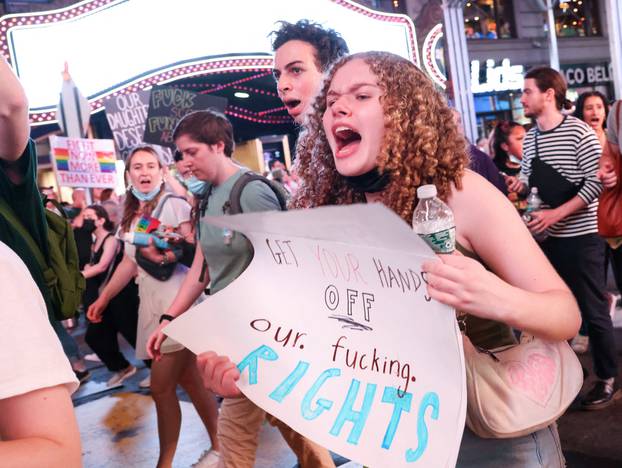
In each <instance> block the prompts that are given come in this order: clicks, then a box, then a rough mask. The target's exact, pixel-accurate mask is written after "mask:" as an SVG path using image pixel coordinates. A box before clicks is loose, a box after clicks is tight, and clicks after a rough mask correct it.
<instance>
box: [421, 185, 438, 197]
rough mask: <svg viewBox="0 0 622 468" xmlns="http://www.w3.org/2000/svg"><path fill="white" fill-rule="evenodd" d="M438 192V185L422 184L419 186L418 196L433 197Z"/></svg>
mask: <svg viewBox="0 0 622 468" xmlns="http://www.w3.org/2000/svg"><path fill="white" fill-rule="evenodd" d="M437 193H438V192H437V191H436V185H432V184H429V185H422V186H421V187H417V198H419V199H421V198H432V197H435V196H436V194H437Z"/></svg>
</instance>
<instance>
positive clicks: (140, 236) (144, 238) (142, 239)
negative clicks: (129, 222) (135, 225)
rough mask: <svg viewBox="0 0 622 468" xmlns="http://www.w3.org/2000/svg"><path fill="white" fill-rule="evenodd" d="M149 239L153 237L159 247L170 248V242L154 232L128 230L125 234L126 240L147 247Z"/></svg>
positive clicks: (154, 242)
mask: <svg viewBox="0 0 622 468" xmlns="http://www.w3.org/2000/svg"><path fill="white" fill-rule="evenodd" d="M149 239H153V245H155V246H156V247H157V248H158V249H168V248H170V247H169V245H168V242H166V241H165V240H164V239H160V238H159V237H158V236H154V235H153V234H148V233H146V232H128V233H126V234H125V240H126V241H127V242H129V243H130V244H134V245H140V246H144V247H146V246H148V245H149Z"/></svg>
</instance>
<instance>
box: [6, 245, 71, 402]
mask: <svg viewBox="0 0 622 468" xmlns="http://www.w3.org/2000/svg"><path fill="white" fill-rule="evenodd" d="M61 384H64V385H66V386H67V388H68V389H69V391H70V392H73V391H75V390H76V388H78V381H77V379H76V376H75V374H74V372H73V370H72V369H71V365H70V364H69V361H68V359H67V357H66V356H65V354H64V353H63V349H62V347H61V344H60V341H59V339H58V337H57V336H56V334H55V333H54V330H53V329H52V326H51V325H50V322H49V321H48V316H47V312H46V308H45V302H44V300H43V296H42V295H41V292H40V291H39V288H38V287H37V285H36V284H35V282H34V280H33V279H32V277H31V276H30V272H29V271H28V268H27V267H26V265H24V262H22V260H21V259H20V258H19V257H18V256H17V255H16V254H15V252H13V251H12V250H11V249H10V248H9V247H8V246H7V245H6V244H4V243H2V242H0V399H4V398H10V397H13V396H16V395H21V394H24V393H28V392H31V391H33V390H38V389H41V388H46V387H53V386H56V385H61Z"/></svg>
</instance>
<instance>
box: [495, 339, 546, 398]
mask: <svg viewBox="0 0 622 468" xmlns="http://www.w3.org/2000/svg"><path fill="white" fill-rule="evenodd" d="M503 367H504V368H505V371H506V373H505V376H506V381H507V382H508V384H509V385H510V386H511V387H512V388H514V389H515V390H518V391H519V392H520V393H522V394H523V395H525V396H526V397H527V398H529V399H530V400H532V401H534V402H535V403H537V404H539V405H540V406H542V407H545V406H546V404H547V403H548V401H549V398H551V394H552V393H553V387H554V386H555V380H556V375H557V363H556V361H555V359H553V358H552V357H550V356H547V355H546V354H544V352H543V351H541V350H534V352H531V353H529V354H526V355H525V356H524V360H523V361H509V362H504V363H503Z"/></svg>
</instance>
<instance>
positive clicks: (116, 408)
mask: <svg viewBox="0 0 622 468" xmlns="http://www.w3.org/2000/svg"><path fill="white" fill-rule="evenodd" d="M614 325H615V326H616V330H615V333H616V343H617V349H618V355H620V352H621V351H622V309H620V308H618V309H617V311H616V314H615V317H614ZM84 329H85V326H84V323H81V324H79V325H78V326H77V327H76V328H74V329H73V330H72V331H71V332H72V335H73V336H74V337H75V338H76V340H77V341H78V344H79V345H80V347H81V349H82V350H83V351H84V352H85V354H86V353H90V350H89V349H88V348H87V347H86V345H85V344H84V340H83V335H84ZM120 341H121V342H122V348H123V350H124V352H125V355H126V357H127V358H128V359H130V360H131V361H132V363H133V364H134V365H136V366H137V367H139V368H140V369H139V372H137V374H136V375H134V376H133V377H131V378H130V379H128V380H127V381H126V382H125V383H124V385H122V386H120V387H117V388H113V389H108V388H107V387H106V381H107V379H108V378H109V377H110V374H109V373H108V371H107V370H106V369H105V367H103V365H102V364H101V363H98V362H90V361H87V365H88V366H89V369H90V370H91V374H92V377H91V378H90V379H89V380H88V381H87V382H86V383H85V384H83V385H82V387H81V388H80V390H79V391H78V392H76V394H75V395H74V406H75V407H76V414H77V417H78V423H79V425H80V431H81V436H82V451H83V462H84V466H85V468H107V467H119V466H133V467H134V468H142V467H146V468H148V467H153V466H155V464H156V461H157V454H158V438H157V424H156V417H155V406H154V404H153V400H152V399H151V397H150V395H149V390H145V389H141V388H139V387H138V383H139V382H140V381H141V380H142V379H143V378H144V377H145V376H146V375H147V374H148V369H146V368H145V367H144V364H143V363H142V362H140V361H136V360H135V359H134V358H133V355H134V353H133V350H132V349H131V348H130V347H129V345H127V343H125V342H123V341H122V338H120ZM579 358H580V360H581V363H582V364H583V366H584V367H585V368H586V369H587V370H588V372H589V376H588V378H587V379H586V382H585V383H584V385H583V389H582V391H581V395H582V394H584V393H585V392H587V391H588V390H589V389H590V388H591V383H592V382H593V378H594V377H593V372H592V362H591V356H590V355H589V353H588V354H585V355H582V356H579ZM618 363H619V365H620V363H622V359H618ZM620 371H622V368H621V369H620ZM620 371H619V373H618V375H622V372H620ZM179 395H180V399H181V400H182V403H181V404H182V415H183V417H182V421H183V422H182V430H181V436H180V441H179V447H178V450H177V454H176V457H175V462H174V467H176V468H177V467H179V468H182V467H184V468H185V467H189V466H191V465H192V463H194V462H195V461H196V460H197V459H198V458H199V456H200V455H201V453H202V452H203V450H207V449H208V448H209V446H210V442H209V437H208V436H207V432H206V431H205V429H204V427H203V424H202V423H201V420H200V419H199V417H198V415H197V413H196V411H194V408H193V407H192V405H191V404H190V403H189V399H188V398H187V397H186V395H185V394H184V393H183V391H182V390H179ZM559 433H560V437H561V441H562V448H563V451H564V454H565V456H566V461H567V463H568V467H570V468H614V467H615V468H620V467H622V399H621V400H619V401H617V402H616V403H614V404H613V405H612V406H610V407H608V408H606V409H603V410H600V411H582V410H581V409H580V407H579V404H578V399H577V401H575V403H574V404H573V405H572V406H571V407H570V408H569V409H568V411H567V412H566V413H565V414H564V416H562V418H561V419H560V420H559ZM346 462H347V460H345V459H342V458H337V463H338V464H339V465H341V466H342V467H344V468H345V467H346V466H347V467H348V468H360V467H361V465H358V464H356V463H350V464H347V465H346V464H345V463H346ZM255 466H256V468H292V467H295V466H296V458H295V456H294V455H293V454H292V452H291V451H290V450H289V448H288V447H287V445H286V444H285V442H284V441H283V439H282V438H281V436H280V434H279V432H278V430H276V429H275V428H273V427H272V426H270V425H269V424H265V425H264V426H263V428H262V431H261V434H260V444H259V450H258V453H257V462H256V465H255Z"/></svg>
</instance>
